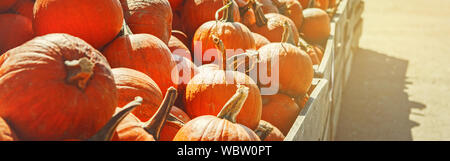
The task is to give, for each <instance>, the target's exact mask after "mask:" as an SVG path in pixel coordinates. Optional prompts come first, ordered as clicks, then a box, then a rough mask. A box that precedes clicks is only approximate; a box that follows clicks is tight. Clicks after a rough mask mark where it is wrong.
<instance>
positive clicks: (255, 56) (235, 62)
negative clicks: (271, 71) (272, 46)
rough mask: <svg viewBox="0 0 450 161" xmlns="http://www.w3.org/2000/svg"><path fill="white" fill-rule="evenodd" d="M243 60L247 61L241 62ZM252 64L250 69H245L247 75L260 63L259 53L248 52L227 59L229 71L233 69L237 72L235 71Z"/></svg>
mask: <svg viewBox="0 0 450 161" xmlns="http://www.w3.org/2000/svg"><path fill="white" fill-rule="evenodd" d="M242 58H243V59H244V60H245V61H243V62H242V61H240V60H242ZM250 62H251V66H250V67H249V68H246V69H245V73H246V74H248V72H250V71H251V70H252V69H253V68H255V67H256V64H257V63H258V62H259V53H258V51H253V50H248V51H247V52H245V53H242V54H237V55H233V56H231V57H230V58H228V59H227V64H229V66H228V68H229V69H231V68H233V70H235V71H236V70H237V69H238V68H239V66H241V65H242V64H250Z"/></svg>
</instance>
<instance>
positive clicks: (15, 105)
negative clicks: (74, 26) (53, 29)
mask: <svg viewBox="0 0 450 161" xmlns="http://www.w3.org/2000/svg"><path fill="white" fill-rule="evenodd" d="M37 89H39V90H37ZM0 91H1V92H0V102H1V104H0V117H3V118H4V119H5V120H8V121H9V122H10V123H11V126H13V127H14V128H15V130H16V132H17V133H18V134H19V137H20V138H21V139H24V140H64V139H76V138H79V139H85V138H88V137H90V136H91V135H93V134H94V133H95V132H97V130H99V129H100V128H101V127H102V126H103V125H104V124H105V123H106V122H107V121H108V120H109V118H111V116H112V115H113V114H114V110H115V108H116V107H117V99H116V94H117V92H116V86H115V84H114V77H113V75H112V72H111V68H110V66H109V64H108V62H107V61H106V58H105V57H103V55H102V54H101V53H100V52H98V51H97V50H96V49H94V48H93V47H92V46H90V45H89V44H87V43H86V42H85V41H83V40H81V39H79V38H76V37H73V36H70V35H67V34H48V35H45V36H42V37H36V38H34V39H32V40H30V41H28V42H27V43H25V44H23V45H21V46H19V47H16V48H14V49H12V50H9V51H8V52H6V53H5V54H3V55H2V56H1V57H0Z"/></svg>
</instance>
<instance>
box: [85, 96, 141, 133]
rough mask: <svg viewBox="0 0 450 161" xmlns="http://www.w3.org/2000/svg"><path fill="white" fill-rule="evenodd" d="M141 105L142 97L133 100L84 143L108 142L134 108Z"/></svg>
mask: <svg viewBox="0 0 450 161" xmlns="http://www.w3.org/2000/svg"><path fill="white" fill-rule="evenodd" d="M141 104H142V97H136V98H134V101H132V102H130V103H128V104H127V105H125V106H124V107H123V110H121V111H120V112H118V113H117V114H115V115H114V116H113V117H112V118H111V119H110V120H109V121H108V122H107V123H106V125H105V126H103V127H102V128H101V129H100V131H99V132H97V133H96V134H95V135H94V136H92V137H90V138H89V139H87V140H86V141H110V140H111V138H112V137H113V135H114V131H115V130H116V128H117V126H118V125H119V123H120V122H121V121H122V120H123V119H124V118H125V117H126V116H127V115H128V114H129V113H130V112H131V111H133V110H134V109H135V108H136V107H138V106H140V105H141Z"/></svg>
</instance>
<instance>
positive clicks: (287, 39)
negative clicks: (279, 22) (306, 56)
mask: <svg viewBox="0 0 450 161" xmlns="http://www.w3.org/2000/svg"><path fill="white" fill-rule="evenodd" d="M281 42H283V43H290V44H292V45H297V44H295V40H294V38H293V37H292V28H291V26H290V25H289V22H288V21H284V23H283V36H282V38H281Z"/></svg>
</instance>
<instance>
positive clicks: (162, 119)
mask: <svg viewBox="0 0 450 161" xmlns="http://www.w3.org/2000/svg"><path fill="white" fill-rule="evenodd" d="M176 96H177V91H176V89H175V88H172V87H170V88H169V89H168V90H167V94H166V96H165V97H164V100H163V102H162V103H161V105H160V106H159V108H158V110H157V111H156V113H155V114H154V115H153V116H152V117H151V119H149V120H148V121H146V122H142V121H141V120H139V119H138V118H137V117H135V116H134V115H133V114H130V115H127V117H126V118H125V119H124V120H123V121H122V122H121V123H120V124H119V125H118V126H117V129H116V132H115V133H114V136H113V139H112V140H113V141H156V140H159V138H160V133H161V129H162V127H163V126H164V124H165V123H166V120H167V118H168V117H170V115H169V113H170V111H171V109H172V106H173V103H174V102H175V98H176ZM120 110H123V109H120ZM117 112H120V111H119V110H118V111H117Z"/></svg>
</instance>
